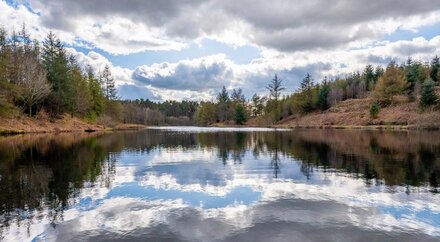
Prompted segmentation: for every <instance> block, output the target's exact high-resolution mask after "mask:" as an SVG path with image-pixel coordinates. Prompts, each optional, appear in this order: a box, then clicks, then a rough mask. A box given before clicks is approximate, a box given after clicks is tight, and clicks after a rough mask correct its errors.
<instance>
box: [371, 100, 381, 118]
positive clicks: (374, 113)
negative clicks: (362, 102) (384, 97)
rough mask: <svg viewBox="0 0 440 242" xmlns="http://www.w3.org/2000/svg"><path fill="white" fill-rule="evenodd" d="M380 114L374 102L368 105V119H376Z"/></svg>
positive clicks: (378, 106) (378, 107)
mask: <svg viewBox="0 0 440 242" xmlns="http://www.w3.org/2000/svg"><path fill="white" fill-rule="evenodd" d="M379 112H380V105H379V104H378V103H376V102H373V103H372V104H371V105H370V117H371V118H374V119H376V118H377V117H378V115H379Z"/></svg>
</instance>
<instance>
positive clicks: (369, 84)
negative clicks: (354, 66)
mask: <svg viewBox="0 0 440 242" xmlns="http://www.w3.org/2000/svg"><path fill="white" fill-rule="evenodd" d="M363 77H364V80H365V88H366V90H367V91H372V90H373V89H372V88H373V87H374V84H376V78H375V75H374V68H373V66H372V65H367V66H366V67H365V70H364V73H363Z"/></svg>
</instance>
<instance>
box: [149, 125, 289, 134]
mask: <svg viewBox="0 0 440 242" xmlns="http://www.w3.org/2000/svg"><path fill="white" fill-rule="evenodd" d="M148 128H149V129H160V130H167V131H177V132H188V133H206V132H273V131H275V130H277V131H291V129H280V128H277V129H275V128H256V127H255V128H252V127H243V128H236V127H191V126H185V127H182V126H176V127H175V126H163V127H148Z"/></svg>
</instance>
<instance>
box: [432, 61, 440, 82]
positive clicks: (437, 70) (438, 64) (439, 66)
mask: <svg viewBox="0 0 440 242" xmlns="http://www.w3.org/2000/svg"><path fill="white" fill-rule="evenodd" d="M430 77H431V80H433V81H434V82H435V83H438V82H439V81H440V58H439V57H438V56H435V57H434V59H432V61H431V72H430Z"/></svg>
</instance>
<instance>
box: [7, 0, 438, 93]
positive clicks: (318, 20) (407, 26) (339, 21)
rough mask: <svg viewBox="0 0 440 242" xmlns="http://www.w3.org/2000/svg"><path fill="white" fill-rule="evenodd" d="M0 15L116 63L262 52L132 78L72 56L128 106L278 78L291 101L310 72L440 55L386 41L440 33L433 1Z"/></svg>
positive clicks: (107, 5) (413, 43)
mask: <svg viewBox="0 0 440 242" xmlns="http://www.w3.org/2000/svg"><path fill="white" fill-rule="evenodd" d="M0 12H2V15H0V21H1V23H2V24H3V25H5V27H6V28H7V29H8V30H9V31H12V29H13V28H15V29H18V28H20V25H21V24H22V23H23V22H25V23H26V24H27V25H28V26H29V29H30V32H31V34H32V36H33V37H35V38H37V39H40V40H41V39H43V38H44V36H45V34H46V33H47V32H48V31H49V30H50V29H52V30H54V31H55V33H56V34H57V35H58V36H59V37H60V38H61V39H62V40H63V41H64V42H65V43H67V44H69V45H70V46H73V47H77V46H80V47H85V48H91V49H96V48H97V49H101V50H104V51H105V52H108V53H110V54H113V55H119V54H124V55H129V54H132V53H136V52H142V51H147V50H148V51H157V50H181V49H182V48H186V47H187V46H189V45H191V44H194V43H201V42H200V40H201V39H203V38H210V39H214V40H216V41H219V42H224V43H227V44H228V45H232V46H236V45H252V46H255V47H258V50H259V51H260V57H258V58H256V59H253V60H252V61H251V62H249V63H247V64H236V63H234V60H233V59H230V58H228V57H227V56H226V55H224V54H217V55H212V56H205V57H202V58H196V59H186V60H180V61H176V62H163V63H155V64H151V65H142V66H138V67H137V68H133V69H129V68H124V67H121V66H115V65H112V63H111V62H110V61H109V60H108V59H107V58H105V57H104V56H102V55H100V54H99V53H97V52H99V51H95V50H93V51H90V52H89V53H88V54H83V53H81V52H77V51H76V50H75V49H69V51H70V52H71V53H72V54H74V55H75V56H76V57H77V59H78V60H79V62H80V63H83V64H84V65H90V66H92V67H94V68H95V70H102V69H103V68H104V66H105V65H106V64H108V65H110V67H111V70H112V73H113V75H114V76H115V79H116V80H117V86H118V89H119V92H120V95H121V97H122V98H130V99H131V98H140V97H143V98H150V99H153V100H166V99H173V100H182V99H191V100H209V99H212V98H213V97H215V94H216V92H218V91H219V89H220V88H221V87H222V86H226V87H227V88H228V89H232V88H242V89H243V90H244V91H245V94H246V96H247V97H249V96H251V95H252V94H253V93H259V94H267V91H266V89H265V88H264V87H265V86H266V85H267V83H268V82H269V81H270V79H271V78H272V77H273V75H274V74H278V75H279V76H280V77H281V78H282V79H283V80H284V85H285V86H286V88H287V89H286V93H288V92H292V91H295V90H296V89H297V87H298V84H299V82H300V80H301V79H302V78H303V77H304V75H305V74H306V73H307V72H309V73H311V74H312V75H313V77H314V78H315V81H320V80H322V78H323V77H324V76H329V77H334V76H338V75H345V74H347V73H349V72H352V71H358V70H361V69H362V68H363V67H364V66H365V64H367V63H371V64H374V65H376V64H377V65H385V64H386V63H388V62H389V61H390V60H392V59H396V60H397V61H398V62H403V61H404V60H405V59H406V58H407V57H408V56H412V57H413V58H415V59H421V60H425V61H426V60H428V59H430V58H432V55H434V54H435V53H439V52H440V48H439V46H440V37H433V38H432V39H426V38H423V37H419V38H414V39H412V40H398V41H394V42H393V41H383V40H381V39H382V37H383V36H385V35H387V34H392V33H395V31H396V30H407V31H412V32H413V33H416V32H417V31H418V29H419V28H420V27H421V26H427V25H433V24H438V23H439V21H440V2H439V1H435V0H422V1H417V2H414V1H406V2H401V1H398V0H391V1H382V2H377V3H374V4H372V3H371V1H367V0H357V1H348V0H337V1H332V2H329V1H325V0H317V1H313V2H306V1H301V2H298V1H295V2H293V1H288V0H274V1H270V2H261V1H259V2H254V1H248V0H245V1H230V0H223V1H220V0H209V1H200V0H184V1H177V0H166V1H150V0H148V1H140V0H129V1H124V2H121V1H116V0H111V1H104V0H98V1H92V2H90V1H86V0H79V1H64V0H61V1H55V0H48V1H42V0H31V1H30V5H26V6H25V5H22V4H15V5H14V6H11V5H8V4H7V3H6V2H4V1H1V2H0ZM6 23H7V24H6ZM220 53H221V52H220Z"/></svg>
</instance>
